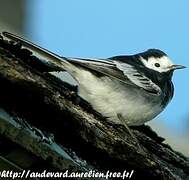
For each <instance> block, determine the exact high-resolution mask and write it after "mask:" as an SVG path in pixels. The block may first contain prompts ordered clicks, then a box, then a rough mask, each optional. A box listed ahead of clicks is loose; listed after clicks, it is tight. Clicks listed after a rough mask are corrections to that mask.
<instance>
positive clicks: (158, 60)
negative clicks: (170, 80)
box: [138, 49, 185, 74]
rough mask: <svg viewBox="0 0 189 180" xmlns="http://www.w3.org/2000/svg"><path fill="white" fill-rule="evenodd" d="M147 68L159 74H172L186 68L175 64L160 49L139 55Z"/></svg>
mask: <svg viewBox="0 0 189 180" xmlns="http://www.w3.org/2000/svg"><path fill="white" fill-rule="evenodd" d="M138 55H139V58H140V60H141V61H142V63H143V64H144V66H145V67H147V68H149V69H152V70H154V71H157V72H159V73H171V74H172V72H173V71H174V70H176V69H183V68H185V66H183V65H178V64H173V62H172V61H171V59H170V58H169V57H168V56H167V54H165V53H164V52H163V51H161V50H158V49H149V50H147V51H145V52H143V53H140V54H138Z"/></svg>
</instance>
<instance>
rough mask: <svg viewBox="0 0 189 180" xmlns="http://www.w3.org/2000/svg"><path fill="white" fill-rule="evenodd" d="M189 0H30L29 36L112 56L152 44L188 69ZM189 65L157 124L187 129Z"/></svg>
mask: <svg viewBox="0 0 189 180" xmlns="http://www.w3.org/2000/svg"><path fill="white" fill-rule="evenodd" d="M188 8H189V1H188V0H182V1H172V0H166V1H165V0H158V1H151V0H143V1H138V0H132V1H131V0H130V1H129V0H128V1H125V0H117V1H115V0H103V1H102V0H95V1H89V0H80V1H75V0H69V1H65V0H54V1H45V0H40V1H37V0H32V1H28V6H27V11H26V12H27V23H26V37H27V38H29V39H30V40H32V41H34V42H36V43H38V44H40V45H41V46H43V47H45V48H47V49H49V50H51V51H53V52H55V53H57V54H59V55H63V56H72V57H74V56H75V57H101V58H105V57H110V56H114V55H120V54H135V53H138V52H141V51H144V50H146V49H148V48H159V49H161V50H163V51H165V52H166V53H167V54H168V55H169V56H170V57H171V58H172V60H173V62H175V63H178V64H183V65H186V66H188V67H189V10H188ZM188 77H189V69H184V70H180V71H177V72H176V73H175V74H174V84H175V96H174V98H173V100H172V102H171V103H170V104H169V105H168V107H167V108H166V110H165V111H164V112H163V113H161V114H160V115H159V117H158V118H157V120H155V121H156V122H157V121H158V123H160V124H161V123H162V124H163V125H164V126H165V127H169V128H170V130H171V131H174V133H183V132H184V130H185V132H188V129H187V127H189V123H188V121H189V118H188V115H189V101H188V100H189V98H188V97H189V95H188V89H189V83H188V82H189V80H188Z"/></svg>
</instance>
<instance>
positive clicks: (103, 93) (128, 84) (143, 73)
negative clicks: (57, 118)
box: [3, 32, 185, 127]
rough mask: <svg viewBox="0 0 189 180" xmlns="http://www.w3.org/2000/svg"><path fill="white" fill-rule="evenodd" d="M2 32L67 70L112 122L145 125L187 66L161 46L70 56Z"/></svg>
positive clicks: (84, 95)
mask: <svg viewBox="0 0 189 180" xmlns="http://www.w3.org/2000/svg"><path fill="white" fill-rule="evenodd" d="M3 35H4V36H5V37H7V38H9V39H11V40H14V41H17V42H21V43H22V45H23V46H26V47H28V48H30V49H31V50H34V51H35V52H37V53H39V54H41V55H42V56H43V57H45V58H47V59H49V61H50V63H52V64H54V65H55V66H58V67H60V68H61V69H62V70H63V71H67V72H68V73H69V74H70V75H71V76H72V77H73V78H74V79H75V80H76V81H77V83H78V86H79V95H80V96H81V97H82V98H84V99H85V100H86V101H88V102H89V103H90V104H91V105H92V107H93V108H94V109H95V110H97V111H98V112H100V113H101V114H102V115H103V116H104V117H107V119H108V120H109V121H111V122H112V123H115V124H124V125H125V126H126V127H127V126H137V125H142V124H144V123H145V122H147V121H149V120H152V119H153V118H154V117H156V116H157V115H158V114H159V113H160V112H162V111H163V109H164V108H165V107H166V106H167V104H168V103H169V102H170V100H171V99H172V97H173V91H174V88H173V83H172V81H171V79H172V75H173V71H174V70H176V69H182V68H185V66H182V65H175V64H173V63H172V62H171V60H170V59H169V57H168V56H167V55H166V54H165V53H164V52H162V51H160V50H158V49H149V50H147V51H145V52H142V53H139V54H135V55H130V56H114V57H111V58H107V59H83V58H67V57H60V56H58V55H56V54H54V53H52V52H50V51H48V50H46V49H44V48H41V47H39V46H38V45H35V44H33V43H31V42H29V41H27V40H25V39H23V38H21V37H18V36H16V35H14V34H11V33H8V32H4V33H3Z"/></svg>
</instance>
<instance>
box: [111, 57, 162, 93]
mask: <svg viewBox="0 0 189 180" xmlns="http://www.w3.org/2000/svg"><path fill="white" fill-rule="evenodd" d="M114 63H115V64H116V67H117V68H118V69H119V70H121V71H122V72H123V74H124V75H125V76H127V78H128V79H129V80H130V81H131V82H132V83H134V84H135V85H137V86H138V87H140V88H142V89H144V90H146V91H148V92H150V93H153V94H160V93H161V89H160V87H159V86H157V85H156V84H155V83H154V82H152V80H151V79H149V78H148V77H146V76H144V75H143V74H141V73H140V72H139V71H138V70H137V69H136V68H135V67H133V65H131V64H128V63H125V62H120V61H114Z"/></svg>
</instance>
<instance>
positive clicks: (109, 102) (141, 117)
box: [69, 67, 163, 125]
mask: <svg viewBox="0 0 189 180" xmlns="http://www.w3.org/2000/svg"><path fill="white" fill-rule="evenodd" d="M69 72H70V74H71V75H72V76H73V77H74V78H75V79H76V81H77V82H78V84H79V95H80V96H81V97H82V98H84V99H85V100H86V101H88V102H89V103H90V104H91V105H92V106H93V108H94V109H95V110H96V111H98V112H99V113H101V114H102V115H103V116H104V117H107V118H108V120H110V121H111V122H113V123H116V124H122V122H121V121H120V120H119V119H118V118H117V114H121V115H122V117H123V118H124V119H125V121H126V123H127V124H128V125H141V124H144V123H145V122H147V121H149V120H152V119H153V118H154V117H155V116H157V115H158V114H159V113H160V112H161V111H162V110H163V108H162V106H161V102H160V101H159V99H160V98H159V97H158V96H156V95H151V94H149V93H147V92H146V91H143V90H141V89H137V88H134V87H130V86H129V85H126V84H123V83H120V82H119V81H118V80H116V79H114V80H112V79H110V78H108V77H102V78H101V79H100V80H99V78H97V77H96V76H94V75H93V74H91V73H90V72H88V71H85V70H83V71H80V70H79V71H78V69H77V68H76V69H75V71H73V67H72V72H71V71H69Z"/></svg>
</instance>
